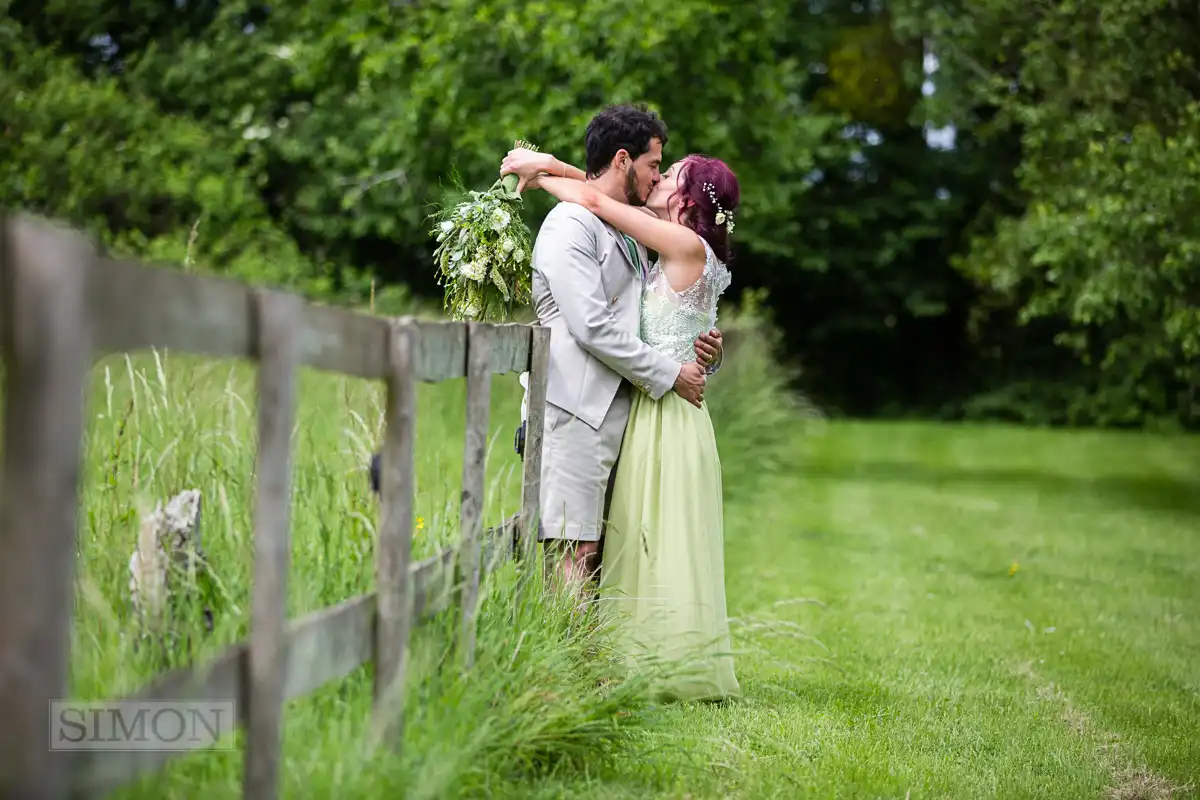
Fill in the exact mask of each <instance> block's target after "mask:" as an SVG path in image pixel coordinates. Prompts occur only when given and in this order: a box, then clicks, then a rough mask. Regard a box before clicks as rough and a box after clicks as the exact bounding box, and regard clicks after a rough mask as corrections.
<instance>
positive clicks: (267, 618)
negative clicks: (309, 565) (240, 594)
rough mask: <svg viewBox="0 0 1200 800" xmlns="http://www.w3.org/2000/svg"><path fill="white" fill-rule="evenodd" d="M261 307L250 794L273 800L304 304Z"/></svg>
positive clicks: (295, 300)
mask: <svg viewBox="0 0 1200 800" xmlns="http://www.w3.org/2000/svg"><path fill="white" fill-rule="evenodd" d="M254 308H255V322H256V325H255V340H256V345H257V346H256V348H255V349H256V350H257V352H256V355H257V357H258V361H259V367H258V457H257V464H256V472H257V477H258V489H257V495H256V497H255V525H254V583H253V585H252V586H251V601H252V605H251V613H250V654H249V659H250V661H249V686H248V687H247V690H248V691H247V695H248V696H247V699H246V758H245V763H244V778H243V786H244V792H245V795H246V797H253V798H264V800H268V799H269V798H273V797H276V796H278V794H279V761H280V757H281V752H280V750H281V747H282V744H283V742H282V736H283V703H284V688H285V687H284V684H285V681H286V679H287V661H286V659H287V655H288V654H287V647H286V645H285V641H286V640H285V632H286V625H287V577H288V567H289V564H290V561H291V559H290V557H289V556H290V552H291V547H290V542H291V535H290V530H289V529H290V524H289V523H290V521H289V512H290V510H291V483H292V474H291V472H292V470H291V466H292V464H291V462H292V459H291V454H292V426H293V424H294V421H295V417H296V380H297V372H298V362H299V349H298V347H297V345H298V344H299V336H298V334H299V327H300V323H301V319H302V318H301V314H302V312H303V305H302V303H301V300H300V298H299V297H297V296H295V295H290V294H283V293H281V292H271V291H265V290H260V291H259V292H257V293H256V296H255V304H254Z"/></svg>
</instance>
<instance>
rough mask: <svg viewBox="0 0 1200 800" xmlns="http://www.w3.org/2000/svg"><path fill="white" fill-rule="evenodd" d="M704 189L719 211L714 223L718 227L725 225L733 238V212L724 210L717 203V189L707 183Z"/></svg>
mask: <svg viewBox="0 0 1200 800" xmlns="http://www.w3.org/2000/svg"><path fill="white" fill-rule="evenodd" d="M702 188H703V189H704V192H705V194H707V195H708V199H709V200H711V201H712V204H713V207H714V208H716V209H717V216H716V217H715V219H714V221H715V222H716V223H717V224H718V225H724V226H725V230H726V232H727V233H729V235H730V236H732V235H733V212H732V211H726V210H725V209H724V208H722V207H721V204H720V203H718V202H717V193H716V187H714V186H713V185H712V184H711V183H709V182H707V181H705V183H704V186H703V187H702Z"/></svg>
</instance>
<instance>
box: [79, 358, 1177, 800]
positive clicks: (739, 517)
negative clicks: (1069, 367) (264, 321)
mask: <svg viewBox="0 0 1200 800" xmlns="http://www.w3.org/2000/svg"><path fill="white" fill-rule="evenodd" d="M739 356H740V360H733V359H731V361H730V363H729V366H727V368H726V369H727V370H728V371H726V372H723V373H722V375H720V376H719V377H718V378H717V379H714V381H713V383H712V388H711V389H710V391H709V397H710V404H711V405H712V409H713V415H714V420H715V424H716V426H717V428H718V436H719V438H720V447H721V453H722V458H723V461H724V470H725V475H726V481H727V484H726V493H727V505H726V513H727V518H726V552H727V570H728V574H727V590H728V596H729V604H730V613H731V614H732V615H733V616H735V617H736V621H735V628H734V644H735V647H737V648H739V649H740V651H741V653H742V654H741V656H740V659H739V662H738V670H739V677H740V679H741V681H742V684H743V688H744V690H745V692H746V699H745V700H744V701H743V702H741V703H737V704H733V705H729V706H725V707H715V706H704V707H678V708H654V707H652V706H647V705H646V704H645V703H644V701H643V700H641V696H640V695H639V694H638V692H637V687H636V686H633V685H625V684H621V683H620V682H618V683H616V684H610V685H609V688H608V689H607V690H602V689H599V688H597V682H598V679H599V678H600V677H601V676H602V675H603V674H604V671H605V659H604V658H603V644H604V639H603V634H602V632H601V633H594V632H592V631H591V630H590V629H589V628H588V627H587V626H581V625H579V624H578V623H577V622H574V621H572V618H571V616H570V613H569V609H568V608H567V607H566V606H565V605H564V604H563V603H561V602H559V601H558V600H557V599H556V598H555V597H553V596H552V595H545V596H540V597H535V598H532V599H530V600H528V601H527V602H526V603H525V604H523V605H522V606H521V607H519V608H517V609H516V611H515V613H514V611H513V609H512V607H511V604H512V592H511V586H512V580H513V574H512V569H511V568H507V569H506V570H505V571H503V572H501V573H500V574H498V575H497V576H495V577H494V579H492V580H490V581H489V582H488V584H487V589H486V592H485V596H484V606H483V611H482V614H481V618H480V634H479V656H478V664H477V666H476V668H475V670H474V671H473V672H472V673H470V674H467V675H462V674H460V673H458V672H457V671H456V670H455V669H453V667H452V666H451V663H450V662H449V661H447V655H448V652H449V651H448V642H449V641H450V640H451V639H452V638H453V631H454V623H455V620H454V619H453V615H452V614H451V615H447V617H446V618H445V619H440V620H437V621H435V622H434V623H433V624H431V625H429V626H427V627H425V628H423V629H422V630H421V631H419V632H418V634H417V635H416V636H415V637H414V651H413V652H414V655H413V661H412V667H411V681H410V685H409V705H408V710H407V741H406V743H405V749H404V752H403V754H402V755H401V756H399V757H397V756H395V755H392V754H389V753H387V752H379V751H372V750H371V749H370V748H369V747H368V746H367V744H366V742H367V737H368V735H369V728H368V709H369V703H370V671H369V668H364V669H362V670H360V671H359V672H357V673H356V674H354V675H352V676H350V677H349V678H348V679H346V680H345V681H343V682H341V683H340V684H335V685H332V686H329V687H327V688H325V689H323V690H321V691H319V692H317V693H316V694H315V695H313V696H311V697H309V698H306V699H302V700H297V701H294V702H293V703H291V704H289V707H288V710H287V715H286V730H285V751H284V752H285V764H284V772H283V775H284V794H285V796H287V797H313V798H317V797H338V798H357V797H361V798H372V797H380V796H404V797H512V798H527V797H528V798H556V797H563V798H566V797H572V798H575V797H584V798H587V797H594V798H605V800H613V799H614V798H626V797H628V798H635V797H638V798H640V797H678V798H684V797H691V798H702V797H703V798H707V797H745V798H761V797H786V798H792V797H808V796H813V797H835V796H836V797H864V798H868V797H869V798H874V797H897V798H903V797H906V796H908V797H912V798H919V797H956V798H957V797H1006V798H1007V797H1031V798H1032V797H1072V798H1074V797H1100V796H1113V797H1129V798H1132V797H1167V796H1171V795H1170V792H1169V790H1171V789H1172V788H1175V789H1176V790H1177V791H1176V792H1175V794H1174V796H1185V795H1187V791H1186V790H1184V791H1178V789H1179V787H1183V786H1185V785H1187V784H1192V785H1195V784H1197V783H1200V737H1198V735H1197V734H1198V732H1200V621H1198V619H1197V610H1198V609H1200V588H1198V586H1200V472H1198V467H1200V439H1197V438H1195V437H1191V438H1187V437H1153V436H1146V435H1132V434H1116V433H1083V432H1049V431H1031V430H1021V429H1016V428H1009V427H955V426H937V425H922V424H859V423H843V422H838V423H832V424H814V423H813V422H811V421H807V420H803V419H801V417H800V416H799V414H798V412H795V411H793V410H791V409H789V408H788V407H786V406H784V405H780V404H779V397H778V395H777V394H775V392H776V390H777V384H775V383H772V382H771V380H770V379H768V378H767V377H764V376H767V375H769V374H771V373H772V368H771V366H770V364H769V363H768V362H767V360H766V359H765V357H764V356H763V355H762V354H761V353H757V352H755V351H753V348H751V349H750V350H744V351H742V352H740V353H739ZM105 367H107V368H108V369H107V375H108V377H107V379H106V376H105ZM110 387H111V388H110ZM131 387H136V388H131ZM493 394H494V397H493V433H494V437H493V441H494V446H493V452H492V455H491V458H490V460H489V471H488V474H489V487H490V491H489V498H488V519H487V521H488V522H489V523H490V522H495V521H497V520H499V519H500V518H502V516H504V515H506V514H509V513H512V512H513V511H515V509H516V508H517V505H518V498H519V482H520V462H519V461H518V460H517V459H516V457H515V456H514V455H513V454H512V451H511V434H512V428H513V423H514V421H515V419H516V416H517V404H518V403H519V387H518V386H517V382H516V377H515V376H508V377H502V378H497V379H496V380H495V382H494V389H493ZM253 397H254V387H253V371H252V370H251V369H250V368H248V367H246V366H244V365H234V364H233V362H219V363H218V362H207V361H202V360H199V359H189V358H184V357H182V356H179V355H171V356H169V357H167V358H166V359H165V361H164V363H163V368H162V370H161V372H160V370H159V365H158V363H157V362H156V361H155V359H154V358H152V357H149V356H139V357H138V358H137V359H135V360H134V361H132V362H127V361H125V360H124V359H123V358H110V359H107V360H106V361H105V362H103V363H102V364H101V365H99V366H98V367H97V369H96V371H95V381H94V387H93V392H92V395H91V398H90V406H89V411H88V415H89V416H88V420H89V422H88V442H87V452H86V471H85V475H84V479H85V482H86V485H85V491H84V497H83V513H82V517H81V544H80V576H79V591H78V602H77V614H78V616H77V624H76V628H75V632H74V639H73V648H74V651H73V660H72V684H73V691H74V692H75V693H76V694H77V695H78V696H82V697H89V698H91V697H111V696H115V695H119V694H123V693H125V692H128V691H131V690H133V689H135V688H136V687H137V686H139V685H141V684H142V683H144V682H145V681H147V680H148V679H149V678H150V677H151V676H152V675H153V674H154V672H155V671H156V670H157V669H158V668H159V666H160V665H158V664H155V663H154V662H153V661H152V659H151V656H150V655H149V654H148V653H147V652H146V651H145V650H143V651H140V652H139V653H136V654H135V653H134V652H133V649H132V644H131V639H132V635H133V623H132V622H131V621H130V619H129V617H128V613H129V612H128V609H127V608H126V600H125V597H126V593H127V581H128V579H127V575H126V572H125V569H126V563H127V561H128V558H129V554H130V552H131V549H132V547H133V546H134V542H135V539H136V531H137V513H138V510H139V508H140V507H144V506H139V504H144V503H146V502H150V501H153V500H156V499H165V498H166V497H168V496H169V495H170V494H173V493H174V492H177V491H179V490H181V489H183V488H188V487H189V486H195V487H196V488H199V489H200V490H201V491H202V492H203V493H204V502H205V508H204V529H203V530H204V545H205V548H206V549H207V550H208V552H209V555H210V557H211V558H212V559H213V562H214V564H215V567H216V573H217V576H218V578H219V580H220V598H219V600H220V602H219V607H218V609H217V611H218V629H217V631H216V633H215V634H214V636H213V637H211V638H210V640H209V641H208V642H207V643H206V645H205V647H206V650H207V651H208V652H212V651H213V650H215V649H216V648H217V647H219V646H221V645H222V644H226V643H229V642H232V641H234V640H236V639H237V638H240V637H242V636H244V635H245V633H246V628H245V621H246V617H247V612H248V609H247V608H246V604H247V598H248V596H249V594H248V590H249V581H250V558H249V554H250V539H249V537H250V532H251V529H252V514H251V509H252V499H253V480H252V476H253V468H254V455H253V454H254V449H253V440H254V413H253V402H254V401H253ZM110 398H111V399H110ZM300 398H301V407H300V411H299V418H298V423H297V435H296V440H295V441H296V447H297V451H296V456H295V499H294V504H293V523H294V534H293V537H294V547H293V553H292V572H291V575H292V581H291V587H290V596H291V609H290V613H291V614H292V615H297V614H301V613H304V612H307V611H311V610H314V609H316V608H319V607H321V606H324V605H328V604H331V603H334V602H337V601H339V600H342V599H345V598H346V597H350V596H352V595H354V594H357V593H360V592H363V591H369V590H371V588H372V584H373V574H372V572H373V569H372V556H373V554H372V535H373V530H374V524H375V521H376V517H377V512H376V509H375V507H374V503H373V500H372V498H371V497H370V495H369V492H368V489H367V483H366V477H365V469H364V465H365V463H366V458H367V454H368V453H369V452H370V451H371V449H372V448H373V447H374V445H375V443H376V442H377V441H378V431H379V427H378V426H379V408H380V402H381V399H382V393H381V389H380V387H379V386H377V385H372V384H367V383H365V382H360V381H350V380H342V379H339V378H335V377H332V376H327V375H319V374H305V376H304V378H303V382H302V386H301V391H300ZM463 403H464V392H463V386H462V382H461V381H458V382H451V383H449V384H443V385H439V386H426V387H422V390H421V395H420V398H419V408H418V423H419V426H418V427H419V429H418V451H417V452H418V487H417V493H418V495H417V504H418V514H419V516H420V518H421V523H420V531H419V532H418V539H417V542H416V547H417V549H418V553H417V557H420V556H421V555H424V554H426V553H428V552H431V551H432V550H433V549H434V547H435V546H437V545H438V544H439V543H447V542H450V541H451V540H452V538H453V528H454V518H455V506H456V503H457V497H458V486H459V480H460V475H461V450H462V443H463V437H462V420H463ZM240 776H241V756H240V752H238V751H228V752H213V753H205V754H195V755H191V756H189V757H187V758H185V759H183V760H181V761H177V762H175V763H174V764H173V765H171V766H170V767H169V768H168V769H167V770H165V771H164V772H163V773H162V774H161V775H160V776H156V777H152V778H149V779H147V780H144V781H142V782H140V783H139V784H137V785H136V786H134V787H131V788H130V789H129V790H127V791H123V792H120V793H118V795H117V796H118V797H129V798H132V797H139V798H167V797H170V798H191V797H196V796H205V797H234V796H238V793H239V785H240ZM1137 792H1141V793H1140V794H1139V793H1137Z"/></svg>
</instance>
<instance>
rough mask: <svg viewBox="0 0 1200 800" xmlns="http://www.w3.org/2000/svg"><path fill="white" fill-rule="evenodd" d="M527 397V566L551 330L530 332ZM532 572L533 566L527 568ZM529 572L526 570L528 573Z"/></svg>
mask: <svg viewBox="0 0 1200 800" xmlns="http://www.w3.org/2000/svg"><path fill="white" fill-rule="evenodd" d="M529 336H530V340H529V395H528V398H527V402H526V406H525V461H524V464H523V467H524V469H523V473H522V478H521V519H520V526H521V528H520V534H521V553H520V556H521V559H522V560H523V561H526V562H529V561H530V560H531V559H532V557H533V555H534V546H535V545H536V544H537V538H538V516H539V511H540V502H539V501H540V498H541V486H542V432H543V430H544V422H545V419H546V381H547V380H548V379H549V377H550V376H549V374H548V373H549V370H550V329H549V328H543V327H534V328H531V329H530V331H529ZM528 569H532V565H530V566H529V567H528ZM527 571H528V570H527Z"/></svg>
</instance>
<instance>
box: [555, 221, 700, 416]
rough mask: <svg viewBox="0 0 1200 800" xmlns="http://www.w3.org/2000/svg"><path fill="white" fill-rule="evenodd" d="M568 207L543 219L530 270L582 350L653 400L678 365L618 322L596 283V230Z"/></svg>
mask: <svg viewBox="0 0 1200 800" xmlns="http://www.w3.org/2000/svg"><path fill="white" fill-rule="evenodd" d="M571 208H572V207H571V206H570V204H566V203H562V204H559V205H558V206H556V207H555V210H554V211H552V212H551V213H550V214H548V215H547V216H546V220H545V222H543V223H542V228H541V230H540V231H539V232H538V239H539V240H540V241H539V242H538V245H539V246H538V247H537V248H535V250H534V256H533V258H534V268H535V269H537V270H539V271H540V272H541V273H542V275H543V276H544V277H545V279H546V283H547V284H548V285H549V287H550V293H551V294H552V295H553V296H554V301H555V303H557V304H558V310H559V312H561V313H562V316H563V321H564V322H566V324H567V329H568V330H569V331H570V332H571V335H572V336H573V337H575V340H576V341H578V342H579V345H580V347H582V348H583V349H584V350H587V351H588V352H589V353H591V354H592V355H594V356H595V357H596V358H598V359H600V360H601V361H602V362H604V363H605V364H606V365H608V367H609V368H611V369H612V370H613V371H614V372H616V373H617V374H618V375H621V376H622V377H624V378H625V379H627V380H628V381H629V382H630V383H632V384H634V385H635V386H637V387H638V388H640V389H642V390H643V391H645V392H646V393H647V394H648V395H650V396H651V397H652V398H654V399H656V400H657V399H659V398H661V397H662V396H663V395H665V394H666V393H667V392H669V391H671V389H672V388H673V387H674V386H675V379H676V378H678V377H679V371H680V365H679V363H678V362H677V361H673V360H672V359H670V358H669V357H667V356H666V355H663V354H662V353H660V352H658V351H657V350H655V349H654V348H653V347H650V346H649V345H647V344H646V343H645V342H643V341H642V340H641V339H639V338H638V337H636V336H634V335H633V334H632V333H630V332H629V331H625V330H622V329H621V328H620V327H619V326H618V325H617V324H616V320H615V319H614V318H613V314H612V311H611V310H609V307H608V301H607V298H606V297H605V295H604V285H603V284H602V283H601V282H600V268H599V257H598V243H597V241H596V231H595V229H594V227H593V226H591V225H589V224H588V223H587V221H585V220H584V219H581V218H580V217H579V216H578V214H580V213H585V212H583V211H582V209H580V210H579V211H578V212H572V211H571Z"/></svg>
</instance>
